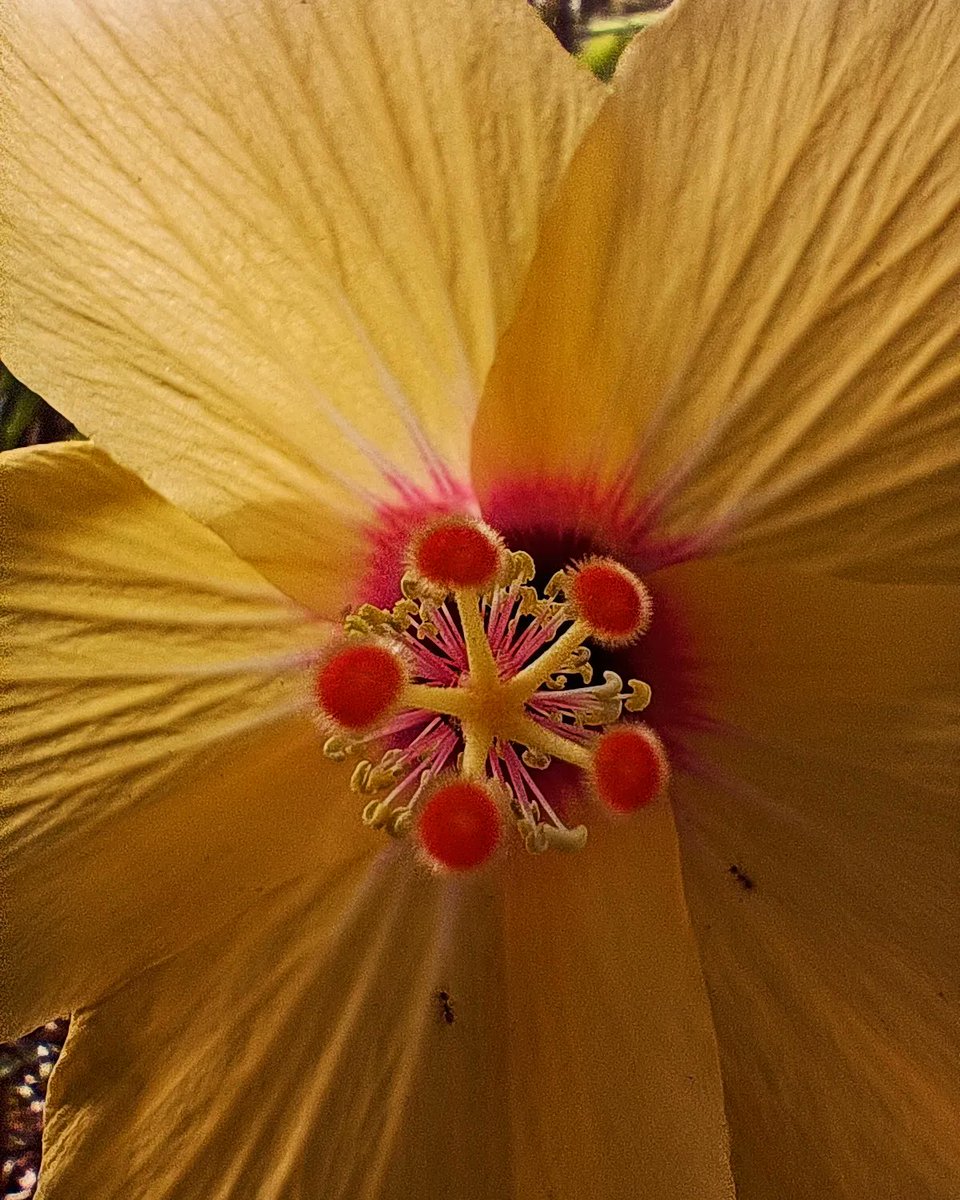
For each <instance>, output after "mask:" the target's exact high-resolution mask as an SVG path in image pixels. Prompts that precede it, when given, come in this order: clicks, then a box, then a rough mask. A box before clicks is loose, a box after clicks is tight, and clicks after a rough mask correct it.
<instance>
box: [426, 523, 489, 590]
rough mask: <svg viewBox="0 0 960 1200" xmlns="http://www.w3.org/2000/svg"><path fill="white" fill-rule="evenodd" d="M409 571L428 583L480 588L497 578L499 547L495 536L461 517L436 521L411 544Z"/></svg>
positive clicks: (455, 587) (448, 586) (453, 587)
mask: <svg viewBox="0 0 960 1200" xmlns="http://www.w3.org/2000/svg"><path fill="white" fill-rule="evenodd" d="M412 558H413V569H414V571H415V573H416V574H417V575H419V576H420V578H421V579H425V580H426V581H427V582H428V583H433V584H437V585H440V586H442V587H447V588H451V589H454V590H455V589H457V588H484V587H487V586H488V585H489V584H491V583H492V582H493V581H494V579H495V578H496V577H497V575H498V573H499V571H500V567H501V563H502V555H501V548H500V545H499V544H498V542H497V539H496V537H495V535H494V534H493V533H492V532H490V531H488V530H486V529H484V528H483V527H482V526H481V525H479V524H476V523H474V522H472V521H470V520H467V519H463V518H456V517H452V518H450V519H448V520H444V521H439V522H437V524H435V525H433V526H432V527H430V528H429V529H427V531H426V532H425V533H424V534H423V535H422V536H421V537H419V538H418V539H417V540H416V541H415V542H414V545H413V552H412Z"/></svg>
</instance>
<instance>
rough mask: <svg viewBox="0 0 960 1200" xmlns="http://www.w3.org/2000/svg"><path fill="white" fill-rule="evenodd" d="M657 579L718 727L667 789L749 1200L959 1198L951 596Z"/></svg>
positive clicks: (759, 572)
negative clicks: (680, 625)
mask: <svg viewBox="0 0 960 1200" xmlns="http://www.w3.org/2000/svg"><path fill="white" fill-rule="evenodd" d="M660 578H661V580H662V582H663V586H664V588H669V589H670V590H671V591H672V592H673V593H674V594H675V595H676V596H677V597H678V598H679V597H681V596H682V600H683V604H684V606H685V609H686V612H687V616H688V620H689V622H690V629H691V630H693V631H695V633H696V644H695V645H696V648H695V649H691V656H690V661H689V662H688V664H687V667H688V669H689V670H691V671H698V672H699V673H700V675H701V676H702V678H703V679H704V680H705V681H706V682H708V683H709V685H710V688H711V692H712V699H711V701H710V707H711V710H712V712H713V715H714V716H715V717H716V719H718V720H719V721H720V722H721V723H722V724H721V728H720V729H719V730H718V731H717V732H716V733H715V734H700V735H697V736H696V737H693V736H692V735H690V734H688V735H687V737H686V739H685V742H686V745H685V750H684V753H685V754H686V756H687V757H688V765H689V767H690V768H691V769H692V771H693V772H694V775H695V777H690V776H684V775H681V776H679V778H678V779H677V780H676V781H675V786H674V791H673V795H674V803H675V807H676V811H677V818H678V828H679V832H680V840H681V847H682V853H683V863H684V879H685V885H686V889H687V895H688V898H689V901H690V908H691V916H692V918H693V921H694V925H695V928H696V930H697V936H698V943H699V948H700V954H701V958H702V961H703V966H704V972H705V975H706V978H707V983H708V986H709V989H710V994H711V1000H712V1003H713V1008H714V1013H715V1016H716V1022H717V1036H718V1039H719V1044H720V1053H721V1060H722V1064H723V1074H724V1085H725V1089H726V1096H727V1111H728V1115H729V1119H730V1128H731V1142H732V1156H733V1163H734V1175H735V1178H736V1181H737V1189H738V1196H739V1197H741V1200H768V1198H769V1197H770V1196H777V1197H778V1198H780V1197H782V1198H783V1200H820V1198H822V1197H825V1196H829V1197H831V1200H862V1197H864V1196H882V1197H885V1198H886V1197H890V1200H894V1198H897V1200H899V1197H902V1196H924V1197H930V1198H931V1200H950V1198H952V1197H953V1196H955V1195H956V1194H957V1185H958V1182H960V1150H958V1147H960V1122H958V1118H957V1113H958V1112H960V1077H958V1074H957V1056H956V1048H957V1044H958V1038H960V1016H958V1014H960V968H958V963H960V926H958V921H957V912H958V908H957V899H958V897H957V879H958V878H960V833H958V829H960V825H958V821H957V816H958V809H957V780H958V778H960V774H958V768H960V695H958V680H960V633H958V630H960V591H958V590H957V589H951V588H944V587H933V586H908V587H903V586H891V585H884V586H881V585H872V584H871V585H867V584H862V583H854V582H849V581H836V580H816V581H814V580H810V579H805V578H804V577H802V576H794V575H792V574H786V573H774V572H772V571H770V570H769V569H756V568H754V569H750V570H747V569H742V568H741V569H737V568H735V567H732V566H728V567H725V568H721V567H717V566H715V565H703V566H699V567H695V568H693V567H689V568H687V567H685V568H677V569H676V570H675V571H672V572H665V573H663V575H662V576H661V577H660ZM691 645H692V643H691Z"/></svg>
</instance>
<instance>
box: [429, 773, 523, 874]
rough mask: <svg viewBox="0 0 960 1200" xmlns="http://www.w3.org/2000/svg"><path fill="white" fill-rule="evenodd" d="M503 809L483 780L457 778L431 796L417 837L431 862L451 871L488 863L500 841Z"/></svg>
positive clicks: (467, 869)
mask: <svg viewBox="0 0 960 1200" xmlns="http://www.w3.org/2000/svg"><path fill="white" fill-rule="evenodd" d="M501 830H502V820H501V816H500V808H499V806H498V805H497V802H496V801H495V800H494V798H493V796H491V795H490V792H489V791H488V790H487V788H485V787H484V786H483V785H482V784H480V783H472V782H471V781H470V780H468V779H454V780H452V781H451V782H449V783H444V784H441V785H440V787H438V788H437V790H436V791H435V792H434V793H433V794H432V795H431V796H430V797H429V799H428V800H427V802H426V803H425V804H424V806H423V808H422V809H421V811H420V815H419V818H418V822H417V836H418V838H419V841H420V845H421V846H422V847H423V850H424V852H425V853H426V855H427V857H428V858H429V859H430V860H431V862H432V863H433V864H434V865H435V866H437V867H441V868H444V869H446V870H448V871H469V870H472V869H473V868H474V867H479V866H480V865H481V864H482V863H485V862H486V861H487V859H489V858H490V856H491V855H492V854H493V852H494V851H495V850H496V848H497V846H498V845H499V843H500V834H501Z"/></svg>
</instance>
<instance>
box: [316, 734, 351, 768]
mask: <svg viewBox="0 0 960 1200" xmlns="http://www.w3.org/2000/svg"><path fill="white" fill-rule="evenodd" d="M355 752H356V747H355V746H354V744H353V742H352V741H350V740H349V738H345V737H344V736H343V734H341V733H335V734H334V735H333V736H332V737H328V738H327V740H326V741H325V742H324V743H323V753H324V754H325V755H326V757H327V758H330V759H333V761H334V762H343V761H344V759H346V758H349V757H350V755H351V754H354V753H355Z"/></svg>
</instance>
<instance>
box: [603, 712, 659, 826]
mask: <svg viewBox="0 0 960 1200" xmlns="http://www.w3.org/2000/svg"><path fill="white" fill-rule="evenodd" d="M669 774H670V768H669V766H668V765H667V759H666V755H665V754H664V752H663V746H662V745H661V743H660V739H659V738H658V737H657V735H656V734H655V733H654V732H653V731H652V730H651V729H648V728H647V727H646V726H645V725H620V726H617V727H616V728H614V729H611V730H609V731H608V732H607V733H605V734H603V735H602V737H601V738H600V740H599V741H598V743H597V749H596V753H595V755H594V759H593V776H594V780H595V782H596V787H597V793H598V795H599V796H600V799H601V800H602V801H603V802H604V804H606V805H607V806H608V807H609V808H612V809H613V810H614V812H619V813H630V812H635V811H636V810H637V809H638V808H644V807H645V806H646V805H648V804H650V803H651V802H652V801H653V800H655V799H656V797H657V796H658V795H659V793H660V792H661V791H662V790H663V788H664V786H665V785H666V782H667V779H668V777H669Z"/></svg>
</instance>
